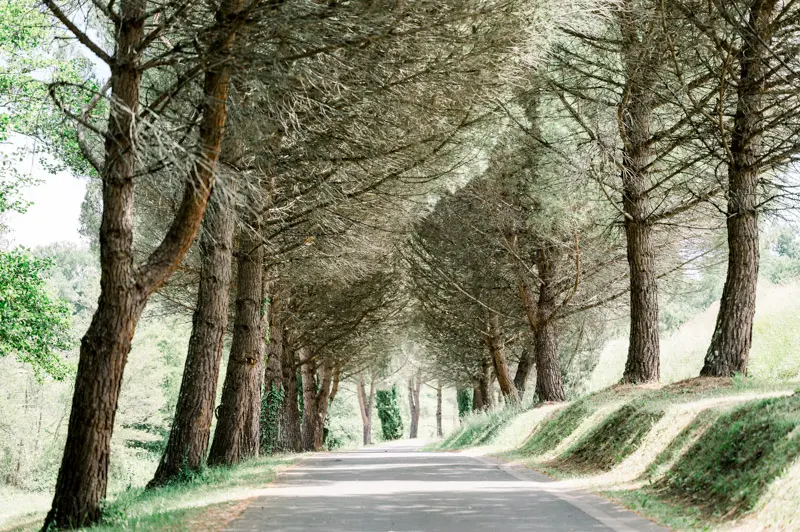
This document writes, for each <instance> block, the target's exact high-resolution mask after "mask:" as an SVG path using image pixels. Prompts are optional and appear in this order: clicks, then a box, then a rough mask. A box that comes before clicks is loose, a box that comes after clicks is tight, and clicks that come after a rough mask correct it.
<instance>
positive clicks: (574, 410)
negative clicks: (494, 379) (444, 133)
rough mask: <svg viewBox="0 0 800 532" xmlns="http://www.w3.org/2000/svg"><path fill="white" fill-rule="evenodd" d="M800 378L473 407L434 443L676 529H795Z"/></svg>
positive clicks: (799, 490)
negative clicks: (476, 411)
mask: <svg viewBox="0 0 800 532" xmlns="http://www.w3.org/2000/svg"><path fill="white" fill-rule="evenodd" d="M797 387H798V383H795V382H789V383H786V382H784V383H775V382H759V381H755V380H752V379H733V380H731V379H690V380H687V381H682V382H678V383H674V384H670V385H667V386H648V387H633V386H613V387H611V388H608V389H605V390H602V391H600V392H596V393H594V394H591V395H589V396H586V397H583V398H581V399H579V400H577V401H574V402H572V403H568V404H565V405H544V406H539V407H536V408H531V407H530V406H528V407H523V408H508V409H505V410H500V411H495V412H491V413H488V414H482V415H477V416H470V417H469V418H467V419H465V420H464V422H463V424H462V427H461V428H460V429H459V430H457V431H456V432H454V433H453V434H451V435H450V436H449V437H447V438H446V439H445V440H443V441H441V442H439V443H437V444H434V445H433V446H431V447H429V449H431V450H433V449H437V450H451V451H456V450H458V451H461V452H462V453H465V454H468V455H473V456H474V455H488V456H493V457H496V458H499V459H502V460H504V461H505V462H508V463H509V464H510V465H513V466H525V467H528V468H530V469H534V470H536V471H538V472H541V473H544V474H546V475H548V476H549V477H551V478H552V479H554V480H556V482H557V484H556V486H558V487H560V488H563V489H570V490H571V489H581V490H591V491H594V492H597V493H600V494H602V495H604V496H605V497H608V498H609V499H611V500H614V501H616V502H618V503H621V504H624V505H625V506H627V507H628V508H630V509H633V510H635V511H636V512H638V513H640V514H642V515H644V516H646V517H648V518H650V519H653V520H655V521H657V522H659V523H661V524H663V525H665V526H668V527H670V528H674V529H678V530H697V529H705V530H797V529H800V460H798V458H800V395H798V394H795V390H796V389H797Z"/></svg>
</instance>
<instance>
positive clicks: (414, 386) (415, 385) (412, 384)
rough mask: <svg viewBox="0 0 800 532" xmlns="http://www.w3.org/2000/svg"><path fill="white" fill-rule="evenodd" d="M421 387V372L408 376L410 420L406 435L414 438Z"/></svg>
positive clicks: (417, 423) (417, 429) (416, 433)
mask: <svg viewBox="0 0 800 532" xmlns="http://www.w3.org/2000/svg"><path fill="white" fill-rule="evenodd" d="M421 388H422V374H421V373H419V372H417V374H416V376H415V375H412V376H411V377H409V378H408V409H409V412H410V414H411V422H410V424H409V428H408V437H409V438H416V437H417V435H418V433H419V407H420V405H419V392H420V389H421Z"/></svg>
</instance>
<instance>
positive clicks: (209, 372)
mask: <svg viewBox="0 0 800 532" xmlns="http://www.w3.org/2000/svg"><path fill="white" fill-rule="evenodd" d="M230 192H231V191H230V190H225V191H223V190H221V189H220V188H218V187H215V189H214V191H213V192H212V195H211V201H210V204H209V210H208V213H207V214H206V217H205V221H204V222H203V225H204V230H203V233H202V236H201V238H200V253H201V256H202V266H201V270H200V286H199V288H198V292H197V307H196V309H195V312H194V317H193V319H192V335H191V337H190V338H189V349H188V354H187V356H186V363H185V365H184V370H183V379H182V380H181V388H180V393H179V395H178V403H177V406H176V408H175V418H174V420H173V422H172V430H171V431H170V434H169V441H168V443H167V448H166V449H165V450H164V454H163V456H162V457H161V462H160V463H159V465H158V469H157V470H156V474H155V476H154V477H153V479H152V480H151V481H150V483H149V484H148V488H152V487H156V486H161V485H163V484H166V483H168V482H169V481H170V480H173V479H175V478H178V477H179V476H180V475H181V474H182V473H184V472H185V471H191V470H196V469H198V468H200V466H201V465H202V464H203V461H204V460H205V458H206V453H207V452H208V443H209V438H210V435H211V422H212V421H213V416H214V402H215V401H216V398H217V381H218V380H219V366H220V362H221V359H222V344H223V341H224V339H225V331H226V328H227V324H228V301H229V294H230V283H231V261H232V258H233V250H232V248H233V232H234V228H235V223H234V219H235V215H234V207H233V204H232V203H233V202H232V199H231V195H230Z"/></svg>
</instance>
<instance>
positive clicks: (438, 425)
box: [436, 381, 444, 438]
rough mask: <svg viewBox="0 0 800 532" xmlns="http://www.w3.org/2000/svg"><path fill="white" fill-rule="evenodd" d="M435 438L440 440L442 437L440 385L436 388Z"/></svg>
mask: <svg viewBox="0 0 800 532" xmlns="http://www.w3.org/2000/svg"><path fill="white" fill-rule="evenodd" d="M436 436H437V437H439V438H441V437H442V436H444V430H442V383H441V381H440V382H439V385H438V386H437V387H436Z"/></svg>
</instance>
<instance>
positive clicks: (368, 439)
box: [356, 377, 375, 445]
mask: <svg viewBox="0 0 800 532" xmlns="http://www.w3.org/2000/svg"><path fill="white" fill-rule="evenodd" d="M356 395H357V396H358V406H359V411H360V412H361V424H362V426H363V429H364V430H363V437H364V438H363V443H364V445H372V408H373V406H374V405H375V378H374V377H370V381H369V394H367V386H366V383H364V377H361V378H359V380H358V385H357V390H356Z"/></svg>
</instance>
